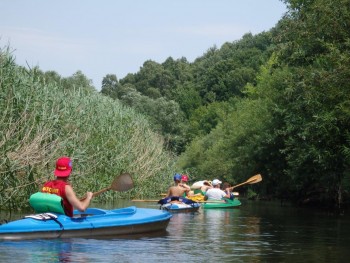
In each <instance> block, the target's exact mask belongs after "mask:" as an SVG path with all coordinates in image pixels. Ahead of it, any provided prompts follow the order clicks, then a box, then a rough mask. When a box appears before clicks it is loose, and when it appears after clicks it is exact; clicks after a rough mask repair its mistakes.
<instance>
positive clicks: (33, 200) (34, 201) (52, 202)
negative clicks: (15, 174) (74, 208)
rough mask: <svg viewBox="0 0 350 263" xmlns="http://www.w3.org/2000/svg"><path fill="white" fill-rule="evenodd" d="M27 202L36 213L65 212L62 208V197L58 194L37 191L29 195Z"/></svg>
mask: <svg viewBox="0 0 350 263" xmlns="http://www.w3.org/2000/svg"><path fill="white" fill-rule="evenodd" d="M29 204H30V206H31V207H32V208H33V209H34V211H35V212H36V213H48V212H51V213H57V214H62V215H64V214H66V213H65V211H64V208H63V199H62V197H60V196H58V195H53V194H48V193H42V192H37V193H35V194H32V195H31V196H30V198H29Z"/></svg>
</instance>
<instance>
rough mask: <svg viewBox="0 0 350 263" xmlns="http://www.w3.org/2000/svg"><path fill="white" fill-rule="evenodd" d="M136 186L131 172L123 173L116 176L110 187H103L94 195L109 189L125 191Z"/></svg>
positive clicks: (94, 194)
mask: <svg viewBox="0 0 350 263" xmlns="http://www.w3.org/2000/svg"><path fill="white" fill-rule="evenodd" d="M133 187H134V182H133V180H132V178H131V175H130V174H129V173H122V174H120V175H118V176H117V177H116V178H114V180H113V182H112V184H111V185H110V186H109V187H106V188H104V189H101V190H100V191H98V192H95V193H93V197H95V196H98V195H100V194H102V193H104V192H107V191H109V190H113V191H117V192H125V191H128V190H130V189H131V188H133ZM85 198H86V197H83V198H82V199H80V201H82V200H84V199H85Z"/></svg>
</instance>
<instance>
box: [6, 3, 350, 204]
mask: <svg viewBox="0 0 350 263" xmlns="http://www.w3.org/2000/svg"><path fill="white" fill-rule="evenodd" d="M283 2H285V4H286V5H287V7H288V12H287V13H286V14H285V15H284V17H283V18H282V19H281V20H280V21H279V22H278V23H277V24H276V25H275V27H274V28H272V29H270V30H269V31H266V32H262V33H260V34H257V35H252V34H251V33H247V34H245V35H244V36H243V37H242V38H241V39H239V40H237V41H234V42H226V43H225V44H223V45H222V46H221V47H216V46H214V47H208V50H207V51H206V52H205V53H204V54H203V55H202V56H200V57H198V58H197V59H195V60H194V61H193V62H189V61H188V60H187V59H186V58H185V57H182V58H178V59H174V58H172V57H169V58H167V59H166V60H165V61H164V62H162V63H157V62H155V61H152V60H148V61H145V62H144V64H143V65H142V67H141V68H140V70H139V71H138V72H137V73H134V74H131V73H130V74H128V75H127V76H126V77H124V78H122V79H118V77H117V76H116V75H115V74H113V73H109V74H106V76H105V77H104V78H103V81H102V86H101V90H100V91H97V90H96V88H95V87H93V86H92V85H91V81H89V79H88V78H87V77H86V76H85V75H84V74H83V73H82V72H80V71H78V72H77V73H76V74H74V75H73V76H71V77H69V78H62V77H61V76H60V75H59V74H57V73H56V72H54V71H48V72H43V71H41V70H40V69H39V68H33V69H25V68H22V67H19V66H17V65H16V64H15V61H14V59H13V57H12V56H11V53H10V52H9V51H8V50H6V49H2V50H1V52H0V77H1V78H0V79H1V82H0V88H1V90H0V108H1V110H2V112H3V115H2V118H1V120H0V129H1V131H2V133H1V135H0V136H1V137H0V153H1V155H2V157H1V159H2V161H1V162H2V163H1V166H0V167H1V168H0V174H1V176H2V180H1V182H0V204H1V207H6V208H7V209H11V208H12V209H13V208H15V207H25V204H24V203H25V202H24V200H26V198H28V195H29V194H30V193H32V192H33V191H35V189H36V188H37V187H38V185H40V183H42V182H43V181H44V180H45V179H47V178H48V177H49V176H50V168H51V167H53V163H54V158H55V157H56V156H57V155H58V154H63V153H64V154H69V155H71V156H74V159H75V162H76V163H77V164H78V169H77V170H78V176H77V177H76V179H74V180H75V182H76V183H78V184H79V185H80V186H81V188H80V189H79V191H78V192H80V193H84V191H86V190H87V189H90V190H91V189H92V190H98V189H99V188H103V187H104V185H107V186H108V184H109V182H110V181H111V179H112V178H113V176H114V175H115V174H116V172H117V171H120V172H121V171H130V172H131V173H132V174H133V175H134V178H135V181H136V188H135V189H134V190H133V191H131V192H130V193H127V194H125V195H123V194H121V196H123V197H125V198H128V197H131V196H132V197H142V196H149V195H151V193H152V194H154V195H157V194H159V193H161V192H162V191H165V189H166V188H167V187H168V186H169V185H170V184H171V181H172V175H173V173H175V172H180V173H186V174H188V175H189V177H190V180H191V181H192V182H194V181H196V180H202V179H214V178H220V179H221V180H223V181H227V182H229V183H231V184H237V183H241V182H243V181H245V180H246V179H247V178H248V177H250V176H251V175H253V174H256V173H260V174H262V175H263V178H264V179H263V182H261V183H260V184H258V185H256V186H254V187H249V188H248V187H247V188H242V189H241V190H242V192H245V194H246V195H247V196H248V197H249V198H256V199H267V200H272V199H277V200H286V201H291V202H293V203H294V204H297V205H312V206H318V207H322V208H329V209H337V210H343V209H345V208H346V207H347V206H348V205H349V201H350V195H349V191H350V173H349V162H350V133H349V125H350V121H349V119H350V87H349V85H350V67H349V65H350V52H349V51H350V31H349V30H348V29H349V28H350V1H349V0H337V1H332V2H330V1H327V0H285V1H283ZM114 195H115V194H114V193H109V194H107V195H106V196H105V197H104V198H105V199H106V200H108V199H112V198H113V197H114ZM21 204H22V205H21Z"/></svg>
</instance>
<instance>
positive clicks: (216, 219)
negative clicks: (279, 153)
mask: <svg viewBox="0 0 350 263" xmlns="http://www.w3.org/2000/svg"><path fill="white" fill-rule="evenodd" d="M128 205H132V204H127V203H126V204H125V203H123V205H122V207H126V206H128ZM141 206H142V207H150V208H155V209H158V206H155V205H148V204H140V207H141ZM119 207H121V206H119ZM104 208H107V209H109V208H111V207H108V206H105V207H104ZM349 242H350V219H349V217H347V218H345V217H342V218H337V217H333V216H328V215H324V214H317V213H314V212H312V211H308V210H299V209H294V208H286V207H283V208H281V207H279V206H274V205H273V204H272V203H258V202H255V203H248V202H244V203H243V205H242V207H241V208H239V209H227V210H220V209H212V210H210V209H209V210H203V209H200V210H199V212H197V213H183V214H181V213H178V214H174V215H173V217H172V219H171V220H170V223H169V226H168V228H167V231H165V232H161V233H151V234H148V235H138V236H124V237H112V238H108V239H105V238H103V237H102V238H99V239H96V238H95V239H83V238H80V239H79V238H75V239H58V240H30V241H6V242H4V241H3V242H1V241H0V262H143V263H144V262H211V261H213V262H214V261H215V262H216V261H220V262H269V263H270V262H272V263H274V262H293V263H295V262H317V263H322V262H327V263H329V262H347V260H348V258H349V256H350V251H349V249H348V244H349Z"/></svg>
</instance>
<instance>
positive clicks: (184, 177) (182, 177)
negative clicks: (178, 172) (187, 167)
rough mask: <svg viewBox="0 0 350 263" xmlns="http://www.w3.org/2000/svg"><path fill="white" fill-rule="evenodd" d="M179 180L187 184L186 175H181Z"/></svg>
mask: <svg viewBox="0 0 350 263" xmlns="http://www.w3.org/2000/svg"><path fill="white" fill-rule="evenodd" d="M181 180H182V181H184V182H188V176H187V175H186V174H183V175H182V176H181Z"/></svg>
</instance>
